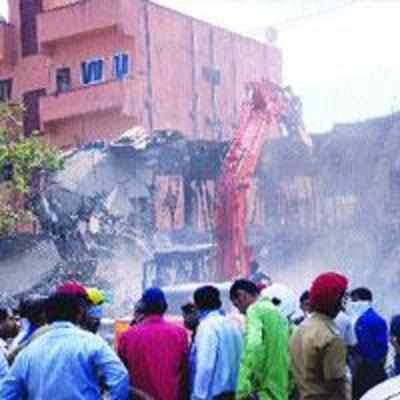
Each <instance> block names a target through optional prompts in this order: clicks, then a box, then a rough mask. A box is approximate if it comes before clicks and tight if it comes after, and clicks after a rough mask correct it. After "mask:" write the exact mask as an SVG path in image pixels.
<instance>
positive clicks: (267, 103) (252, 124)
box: [216, 80, 311, 281]
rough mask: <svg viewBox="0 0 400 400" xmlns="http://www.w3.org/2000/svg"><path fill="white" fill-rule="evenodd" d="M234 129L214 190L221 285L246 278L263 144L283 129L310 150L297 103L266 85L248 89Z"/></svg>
mask: <svg viewBox="0 0 400 400" xmlns="http://www.w3.org/2000/svg"><path fill="white" fill-rule="evenodd" d="M246 91H247V98H246V100H245V101H244V103H243V104H242V109H241V113H240V119H239V124H238V128H237V129H236V131H235V133H234V137H233V140H232V142H231V145H230V147H229V149H228V151H227V154H226V155H225V158H224V161H223V164H222V168H221V173H220V176H219V178H218V180H217V188H216V242H217V265H218V276H217V279H218V280H220V281H226V280H231V279H234V278H235V277H238V276H242V277H245V276H248V275H249V263H250V260H251V257H252V254H251V248H250V247H249V246H248V244H247V240H246V214H247V192H248V189H249V187H250V184H251V177H252V176H253V175H254V173H255V169H256V166H257V161H258V159H259V157H260V154H261V151H262V149H263V146H264V144H265V141H266V140H267V139H268V138H269V137H271V136H274V134H275V136H278V135H279V132H280V131H281V130H282V129H284V130H285V131H286V135H288V136H294V137H295V138H298V139H300V140H302V141H304V142H305V143H306V144H307V145H311V141H310V138H309V136H308V135H307V133H306V131H305V129H304V124H303V122H302V111H301V101H300V99H299V98H298V97H297V96H294V94H293V93H292V91H291V89H290V88H289V87H287V88H282V87H280V86H278V85H276V84H274V83H272V82H270V81H268V80H262V81H261V82H252V83H249V84H248V85H247V88H246Z"/></svg>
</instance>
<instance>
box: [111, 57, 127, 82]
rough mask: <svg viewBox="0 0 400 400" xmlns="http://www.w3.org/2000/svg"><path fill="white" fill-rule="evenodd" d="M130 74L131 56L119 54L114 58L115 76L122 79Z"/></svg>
mask: <svg viewBox="0 0 400 400" xmlns="http://www.w3.org/2000/svg"><path fill="white" fill-rule="evenodd" d="M128 74H129V55H128V54H127V53H119V54H116V55H115V56H114V57H113V75H114V76H115V77H116V78H118V79H122V78H123V77H125V76H127V75H128Z"/></svg>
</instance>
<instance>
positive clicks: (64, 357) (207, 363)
mask: <svg viewBox="0 0 400 400" xmlns="http://www.w3.org/2000/svg"><path fill="white" fill-rule="evenodd" d="M256 278H257V279H256ZM256 278H255V277H254V276H253V277H251V276H250V277H249V279H239V280H237V281H235V282H233V284H232V285H231V287H230V290H229V297H230V301H231V304H232V306H233V309H236V310H237V311H238V313H237V312H236V313H235V312H226V311H228V310H224V307H223V301H222V296H221V293H220V290H219V289H218V288H217V287H215V286H210V285H207V286H202V287H199V288H198V289H196V290H195V291H194V293H193V298H192V299H191V301H190V302H188V303H186V304H183V305H182V319H181V320H171V319H170V318H169V317H168V303H167V299H166V297H165V294H164V293H163V291H162V289H160V288H156V287H153V288H148V289H146V290H145V291H144V293H143V294H142V297H141V299H140V300H139V301H138V302H137V303H136V304H135V307H134V310H133V319H132V322H131V323H130V327H129V328H128V329H127V330H126V331H125V332H124V333H122V335H121V336H120V337H119V338H118V340H117V344H116V348H115V349H112V347H111V346H110V345H109V344H107V343H106V341H104V340H103V339H102V338H101V336H100V335H99V334H98V329H99V326H100V324H101V319H102V306H103V304H104V301H105V299H104V294H103V293H102V292H101V290H98V289H96V288H85V287H83V286H82V285H81V284H79V283H78V282H66V283H64V284H63V285H62V286H60V287H59V288H57V289H56V290H55V291H54V293H52V294H51V295H50V296H49V297H47V298H42V297H33V298H29V299H27V300H24V301H21V304H20V306H19V307H18V310H16V311H14V313H15V314H16V315H18V319H17V318H16V315H14V314H13V313H12V312H11V311H10V310H8V309H0V340H1V342H0V399H1V400H45V399H54V400H81V399H82V400H83V399H85V400H92V399H93V400H95V399H96V400H97V399H109V400H117V399H118V400H125V399H142V400H150V399H152V400H186V399H187V400H232V399H238V400H256V399H259V400H350V399H354V400H358V399H361V398H362V396H363V395H364V394H365V393H366V392H367V391H368V390H369V389H370V388H372V387H374V386H376V385H378V384H379V383H381V382H383V381H384V380H386V379H387V378H388V377H389V376H395V375H397V374H400V316H395V317H394V318H393V319H392V321H391V324H390V327H389V326H388V324H387V323H386V321H385V320H384V318H383V317H382V316H380V315H379V313H378V312H377V311H376V310H375V308H374V306H373V296H372V293H371V291H370V290H369V289H368V288H365V287H360V288H355V289H353V290H351V291H350V290H349V288H348V280H347V279H346V277H345V276H343V275H340V274H337V273H333V272H331V273H324V274H321V275H319V276H318V277H317V278H316V279H315V280H314V281H313V282H312V284H311V286H310V288H309V290H307V291H305V292H304V293H303V294H302V295H301V297H300V299H299V306H300V307H298V305H297V301H296V298H295V296H294V293H293V292H292V291H291V290H290V289H289V288H288V287H286V286H284V285H282V284H277V283H273V282H271V281H270V280H268V279H265V278H266V277H265V276H258V277H256ZM298 308H300V309H301V310H302V311H301V315H299V311H298ZM390 344H391V345H390ZM390 351H392V352H393V354H394V357H393V363H390V362H388V354H389V352H390Z"/></svg>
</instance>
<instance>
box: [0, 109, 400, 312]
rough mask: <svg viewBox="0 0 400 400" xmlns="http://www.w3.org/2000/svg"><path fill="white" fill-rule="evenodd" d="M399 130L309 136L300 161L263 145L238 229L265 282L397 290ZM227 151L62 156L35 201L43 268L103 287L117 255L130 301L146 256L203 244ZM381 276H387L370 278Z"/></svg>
mask: <svg viewBox="0 0 400 400" xmlns="http://www.w3.org/2000/svg"><path fill="white" fill-rule="evenodd" d="M399 130H400V115H398V114H394V115H390V116H388V117H383V118H376V119H372V120H369V121H364V122H360V123H354V124H340V125H336V126H335V127H334V129H333V130H332V131H331V132H328V133H326V134H324V135H314V136H313V150H312V152H311V151H310V150H309V148H308V147H306V146H304V145H303V144H302V143H299V142H295V141H293V140H292V139H291V138H289V137H285V138H281V139H274V140H271V141H269V142H268V143H266V145H265V148H264V151H263V155H262V157H261V158H260V162H259V164H258V167H257V172H256V175H255V177H254V182H255V184H254V191H257V190H258V191H259V193H258V196H255V193H254V191H253V192H252V191H250V192H252V193H250V198H249V210H248V225H249V229H248V231H249V239H250V243H251V244H252V245H253V247H254V248H255V254H256V257H257V258H258V259H259V260H260V261H261V262H262V264H263V266H265V267H266V268H267V269H268V270H269V271H270V273H272V274H273V275H274V276H276V277H277V278H278V279H282V280H288V279H290V276H293V271H296V272H295V273H296V275H297V274H298V272H299V271H303V272H302V273H304V274H303V275H304V279H303V280H306V279H311V278H312V276H313V275H314V274H315V273H317V272H319V271H320V270H324V269H326V268H328V269H332V268H334V269H339V270H343V271H344V272H346V273H347V274H348V275H349V276H350V277H351V278H353V279H357V281H358V282H360V283H365V284H369V285H370V286H372V287H377V285H384V286H385V287H394V286H393V285H397V283H398V278H399V276H400V275H399V272H400V271H399V270H398V267H397V264H398V261H399V257H400V251H399V249H400V246H399V245H400V242H399V239H398V238H399V234H398V233H399V222H398V221H399V220H398V217H399V195H400V186H399V181H400V180H399V178H398V176H399V160H398V154H399V153H400V139H399V137H400V136H399V135H398V132H399ZM227 146H228V143H227V142H213V141H202V140H198V141H188V140H186V139H185V136H184V135H182V134H181V133H179V132H177V131H158V132H153V133H152V134H151V135H148V134H146V132H145V131H144V130H143V129H140V128H136V129H133V130H131V131H128V132H127V133H126V134H125V135H123V136H122V137H121V138H120V139H119V140H117V141H115V142H113V143H111V144H108V143H105V142H97V143H93V144H90V145H87V146H85V147H83V148H81V149H78V150H75V151H72V152H71V153H69V154H67V155H66V156H65V169H64V170H62V171H59V172H57V173H56V174H55V175H53V176H51V177H50V178H49V179H48V182H47V186H46V189H45V190H44V191H42V192H41V195H40V196H39V197H37V198H36V200H35V210H36V213H37V215H38V217H39V219H40V222H41V226H42V235H43V240H44V241H45V242H46V243H47V246H51V248H52V250H50V251H51V254H55V257H56V258H55V259H54V262H61V263H67V264H71V265H76V264H75V263H78V264H79V265H80V267H79V268H77V269H76V270H77V271H81V270H82V265H87V264H90V263H91V262H95V263H96V266H97V267H98V263H99V260H100V264H101V265H102V267H101V268H100V270H101V271H103V272H102V273H101V274H100V275H99V276H101V277H102V278H104V280H105V281H107V280H110V275H118V272H116V270H117V269H118V268H116V266H115V265H114V264H113V263H114V261H115V260H116V259H115V255H116V253H118V252H119V251H120V250H121V246H122V248H123V251H122V252H123V253H124V255H123V257H122V260H123V261H115V262H116V263H117V264H118V263H120V264H121V265H122V264H123V265H122V267H121V268H122V270H123V276H124V279H126V274H129V275H130V274H132V275H131V277H132V282H131V283H132V284H133V283H134V285H135V288H136V289H135V290H136V291H137V292H139V291H140V289H141V285H142V280H143V275H142V274H143V263H145V262H146V261H148V260H149V259H150V258H151V257H152V256H154V253H155V252H157V251H164V250H168V249H174V246H175V248H176V246H179V245H190V246H196V245H202V244H205V243H212V242H213V234H214V219H213V218H214V187H215V181H216V178H217V177H218V174H219V168H220V165H221V161H222V159H223V157H224V154H225V152H226V149H227ZM260 199H262V201H260ZM17 247H18V246H17ZM28 247H29V246H28ZM33 247H34V246H33ZM116 249H119V250H118V251H116ZM25 251H26V249H25ZM14 254H15V253H14ZM8 259H9V258H8ZM2 264H4V261H3V262H2ZM48 268H49V271H50V270H51V267H50V266H49V267H48ZM73 269H74V268H72V270H73ZM95 269H96V268H93V270H92V272H93V274H95ZM384 270H390V271H391V273H390V274H385V273H381V274H377V271H384ZM86 272H87V271H86ZM39 275H40V274H39ZM87 278H88V279H89V280H90V279H93V276H91V277H89V276H88V277H87ZM97 278H98V277H97ZM97 278H94V279H97ZM35 279H38V280H39V277H38V276H36V278H35ZM299 281H300V280H299ZM304 283H305V282H304ZM298 285H301V283H300V282H299V283H298ZM131 289H132V285H129V289H126V292H128V291H129V290H131ZM126 292H125V293H126ZM121 297H122V296H121ZM386 306H387V307H389V306H390V305H389V306H388V305H386Z"/></svg>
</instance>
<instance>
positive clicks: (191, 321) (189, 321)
mask: <svg viewBox="0 0 400 400" xmlns="http://www.w3.org/2000/svg"><path fill="white" fill-rule="evenodd" d="M181 310H182V317H183V324H184V325H185V328H186V329H188V330H189V331H191V332H195V331H196V329H197V327H198V326H199V323H200V321H199V317H198V314H197V309H196V306H195V305H194V304H193V303H186V304H184V305H183V306H182V307H181Z"/></svg>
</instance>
